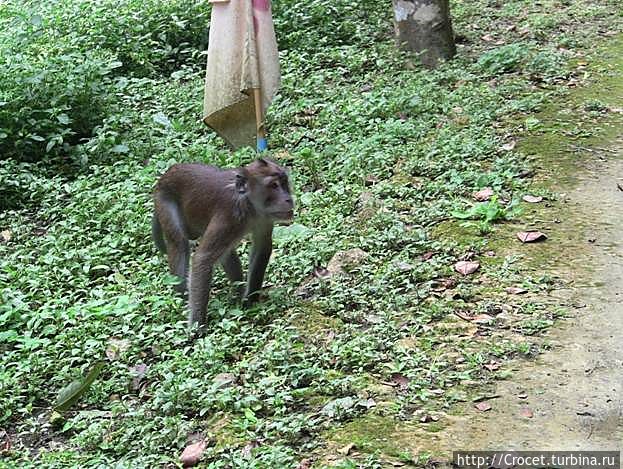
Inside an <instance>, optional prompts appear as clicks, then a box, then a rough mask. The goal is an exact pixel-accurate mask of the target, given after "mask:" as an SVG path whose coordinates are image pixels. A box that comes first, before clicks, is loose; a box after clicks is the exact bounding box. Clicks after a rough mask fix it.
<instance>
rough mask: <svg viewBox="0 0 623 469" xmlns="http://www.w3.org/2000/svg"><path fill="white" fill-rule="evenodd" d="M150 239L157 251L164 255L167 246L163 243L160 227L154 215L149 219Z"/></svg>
mask: <svg viewBox="0 0 623 469" xmlns="http://www.w3.org/2000/svg"><path fill="white" fill-rule="evenodd" d="M151 238H152V239H153V240H154V244H155V245H156V247H157V248H158V251H160V252H161V253H162V254H166V253H167V245H166V244H165V242H164V236H163V234H162V226H160V221H158V217H157V216H156V214H155V213H154V216H153V218H152V219H151Z"/></svg>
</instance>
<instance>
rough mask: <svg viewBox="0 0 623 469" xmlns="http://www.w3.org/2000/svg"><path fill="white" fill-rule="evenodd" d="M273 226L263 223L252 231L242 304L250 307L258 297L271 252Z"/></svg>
mask: <svg viewBox="0 0 623 469" xmlns="http://www.w3.org/2000/svg"><path fill="white" fill-rule="evenodd" d="M272 234H273V224H272V223H265V224H263V225H260V226H258V227H256V228H255V229H254V230H253V248H252V249H251V256H250V262H249V274H248V281H247V289H246V291H245V294H244V301H243V304H244V305H245V306H249V305H252V304H253V303H255V302H256V301H257V300H258V299H259V297H260V290H261V289H262V283H263V282H264V274H265V273H266V266H267V265H268V261H269V260H270V255H271V253H272V251H273V238H272Z"/></svg>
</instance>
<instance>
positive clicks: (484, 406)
mask: <svg viewBox="0 0 623 469" xmlns="http://www.w3.org/2000/svg"><path fill="white" fill-rule="evenodd" d="M474 407H476V409H478V410H479V411H481V412H486V411H488V410H491V409H492V407H491V404H489V403H488V402H485V401H483V402H477V403H476V404H474Z"/></svg>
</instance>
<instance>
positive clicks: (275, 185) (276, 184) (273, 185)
mask: <svg viewBox="0 0 623 469" xmlns="http://www.w3.org/2000/svg"><path fill="white" fill-rule="evenodd" d="M268 187H270V188H271V189H278V188H279V183H278V182H276V181H273V182H271V183H270V184H269V185H268Z"/></svg>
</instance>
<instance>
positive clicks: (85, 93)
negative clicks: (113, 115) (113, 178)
mask: <svg viewBox="0 0 623 469" xmlns="http://www.w3.org/2000/svg"><path fill="white" fill-rule="evenodd" d="M34 52H35V51H34V50H32V49H31V50H30V51H26V52H25V53H21V54H17V55H13V56H12V57H10V59H9V58H6V59H4V60H1V59H0V76H2V77H3V78H2V80H1V81H0V155H2V156H3V157H4V158H13V159H16V160H18V161H30V162H34V161H39V160H41V159H43V158H44V157H45V156H46V155H48V156H50V157H52V158H53V157H58V156H61V155H63V154H66V153H67V152H68V151H69V149H70V148H71V147H72V146H73V145H75V144H76V143H78V142H79V141H80V139H83V138H88V137H90V136H91V133H92V130H93V128H94V127H95V126H96V125H97V124H99V123H100V122H101V120H102V118H103V116H104V114H105V109H106V107H107V106H108V105H109V104H110V103H111V97H110V95H109V92H108V85H109V81H110V80H109V77H108V75H109V74H110V72H111V70H112V69H113V68H114V67H115V66H116V65H117V64H116V63H115V62H114V61H112V60H111V59H110V58H106V57H103V56H102V55H101V54H100V53H97V52H84V53H80V52H67V53H64V54H62V55H47V54H45V53H44V52H41V54H40V55H37V54H35V53H34ZM5 57H6V55H5Z"/></svg>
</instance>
